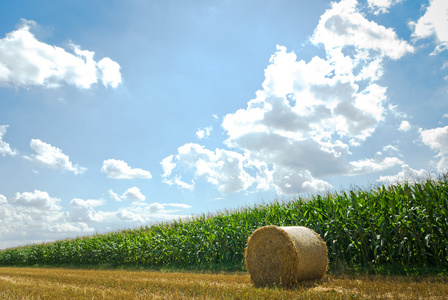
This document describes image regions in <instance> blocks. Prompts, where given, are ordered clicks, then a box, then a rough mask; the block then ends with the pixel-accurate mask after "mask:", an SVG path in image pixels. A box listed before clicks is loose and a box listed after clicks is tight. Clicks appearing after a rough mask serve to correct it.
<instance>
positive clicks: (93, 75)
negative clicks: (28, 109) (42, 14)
mask: <svg viewBox="0 0 448 300" xmlns="http://www.w3.org/2000/svg"><path fill="white" fill-rule="evenodd" d="M35 25H36V23H35V22H33V21H27V20H22V24H21V26H20V27H19V28H18V29H17V30H15V31H12V32H10V33H8V34H7V35H6V37H4V38H3V39H0V84H3V85H12V86H25V87H26V86H32V85H37V86H44V87H49V88H54V87H58V86H60V85H62V84H70V85H74V86H77V87H79V88H90V87H91V86H92V85H93V84H95V83H97V82H98V81H101V82H102V83H103V84H104V85H105V86H108V85H110V86H112V87H117V86H118V84H119V83H121V75H120V71H119V70H120V66H119V65H118V63H116V62H114V61H113V60H111V59H110V58H103V59H102V60H100V62H98V63H97V62H96V61H95V60H94V59H93V57H94V52H93V51H88V50H81V47H80V46H77V45H73V44H71V45H70V47H71V48H72V49H71V50H72V52H73V53H71V52H68V51H66V50H65V49H63V48H61V47H57V46H53V45H49V44H46V43H44V42H41V41H39V40H37V39H36V37H35V36H34V35H33V34H32V33H31V32H30V30H31V27H33V26H35Z"/></svg>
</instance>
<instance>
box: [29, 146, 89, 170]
mask: <svg viewBox="0 0 448 300" xmlns="http://www.w3.org/2000/svg"><path fill="white" fill-rule="evenodd" d="M30 147H31V149H33V150H34V151H35V152H36V154H35V155H32V156H31V157H28V156H26V157H25V158H27V159H30V160H32V161H33V162H35V163H38V164H40V165H42V166H45V167H48V168H54V169H60V170H63V171H70V172H73V173H75V174H82V173H83V172H84V171H85V170H87V169H86V168H84V167H80V166H78V165H73V163H72V162H71V161H70V158H69V156H68V155H65V154H64V153H62V150H61V149H59V148H56V147H54V146H52V145H50V144H47V143H44V142H42V141H41V140H39V139H32V140H31V142H30Z"/></svg>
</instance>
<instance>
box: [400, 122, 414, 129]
mask: <svg viewBox="0 0 448 300" xmlns="http://www.w3.org/2000/svg"><path fill="white" fill-rule="evenodd" d="M411 128H412V126H411V123H409V122H408V121H401V123H400V127H399V128H398V129H399V130H400V131H409V130H411Z"/></svg>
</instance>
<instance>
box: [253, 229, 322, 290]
mask: <svg viewBox="0 0 448 300" xmlns="http://www.w3.org/2000/svg"><path fill="white" fill-rule="evenodd" d="M245 259H246V268H247V270H248V272H249V274H250V279H251V281H252V283H253V284H254V285H255V286H272V285H274V284H275V285H277V286H284V287H291V286H293V285H294V284H296V283H297V282H300V281H305V280H315V279H321V278H322V277H323V276H324V275H325V272H326V271H327V267H328V253H327V245H326V244H325V242H324V241H323V240H322V238H321V237H320V235H319V234H317V233H316V232H315V231H313V230H312V229H309V228H307V227H303V226H291V227H277V226H264V227H260V228H258V229H257V230H255V231H254V232H253V233H252V235H251V236H250V237H249V240H248V242H247V247H246V252H245Z"/></svg>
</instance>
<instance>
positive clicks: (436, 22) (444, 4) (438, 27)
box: [410, 0, 448, 55]
mask: <svg viewBox="0 0 448 300" xmlns="http://www.w3.org/2000/svg"><path fill="white" fill-rule="evenodd" d="M410 25H411V27H413V29H414V32H413V33H412V37H413V38H414V39H415V40H419V39H425V38H429V37H434V38H435V40H436V44H437V45H436V48H435V49H434V51H433V52H432V55H435V54H438V53H440V52H442V51H444V50H447V49H448V1H446V0H430V1H429V6H428V7H427V8H426V12H425V14H424V15H423V16H422V17H421V18H420V19H419V20H418V21H417V22H410Z"/></svg>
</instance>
